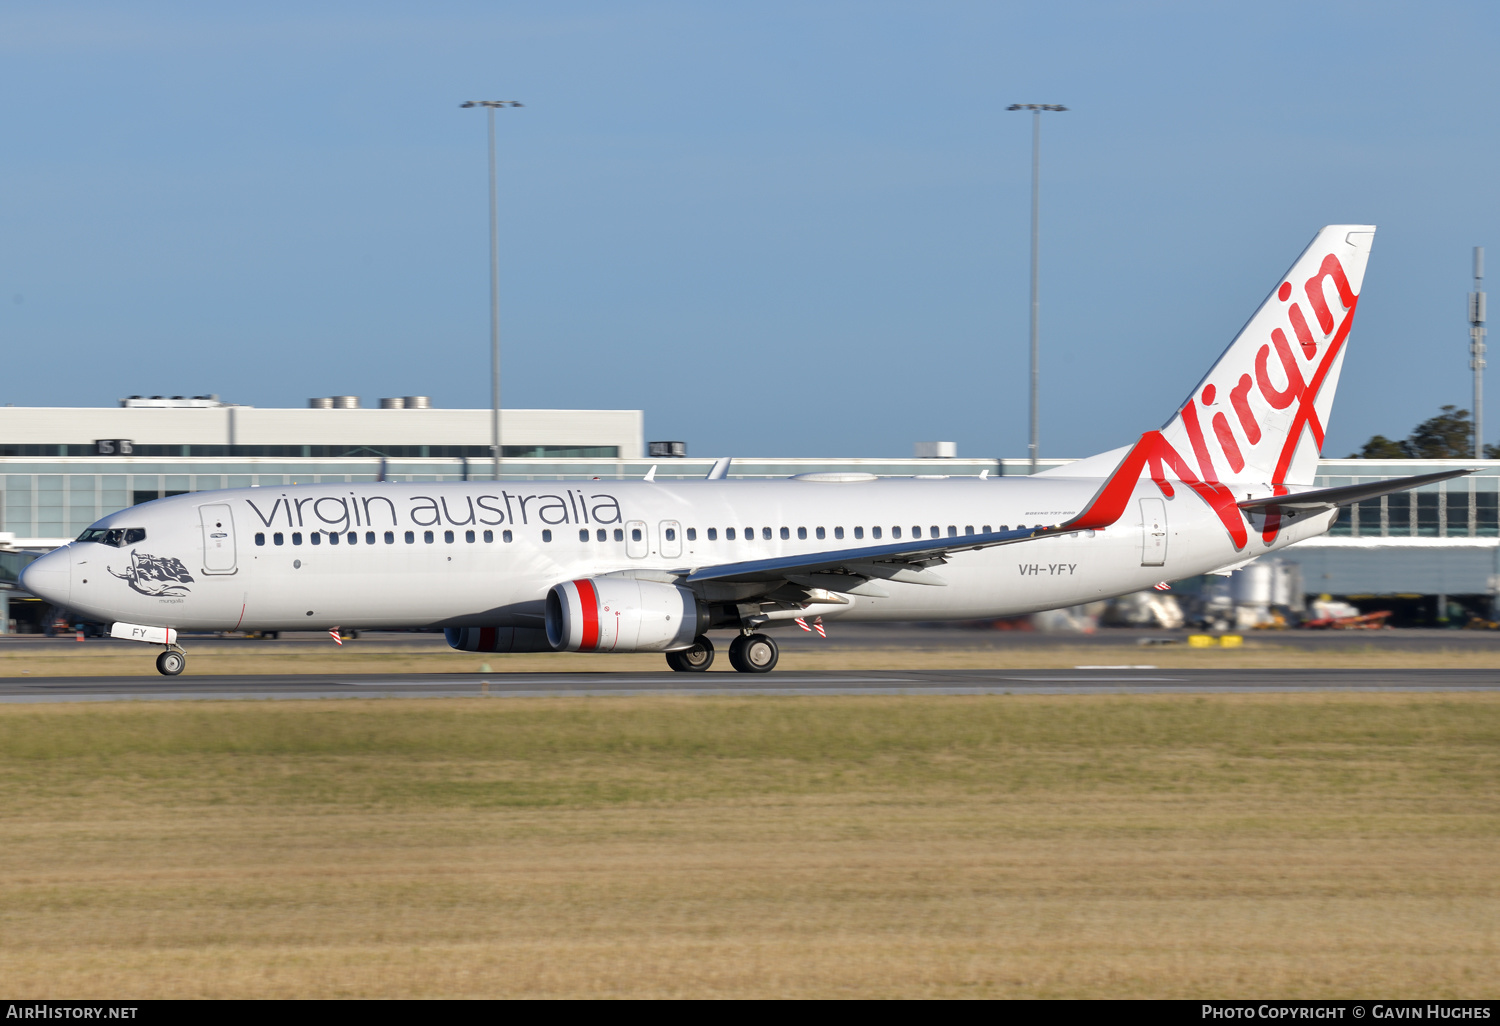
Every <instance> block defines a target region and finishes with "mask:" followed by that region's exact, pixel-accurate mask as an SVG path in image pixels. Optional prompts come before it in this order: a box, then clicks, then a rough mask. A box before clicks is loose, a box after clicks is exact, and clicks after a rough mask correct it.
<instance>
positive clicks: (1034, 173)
mask: <svg viewBox="0 0 1500 1026" xmlns="http://www.w3.org/2000/svg"><path fill="white" fill-rule="evenodd" d="M1005 109H1006V110H1029V111H1031V441H1030V443H1029V444H1028V445H1027V449H1028V450H1029V452H1030V454H1031V472H1032V473H1033V474H1035V473H1036V460H1037V456H1038V453H1039V449H1040V446H1041V441H1040V439H1039V438H1038V435H1039V434H1040V433H1041V432H1040V427H1039V423H1040V421H1039V413H1038V409H1037V391H1038V387H1039V385H1040V384H1041V366H1040V352H1039V350H1038V347H1037V317H1038V315H1039V314H1040V313H1041V281H1042V279H1041V224H1042V222H1041V218H1042V111H1044V110H1056V111H1063V110H1067V109H1068V108H1066V107H1064V106H1062V104H1058V103H1013V104H1011V105H1010V106H1009V107H1006V108H1005Z"/></svg>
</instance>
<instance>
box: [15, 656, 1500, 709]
mask: <svg viewBox="0 0 1500 1026" xmlns="http://www.w3.org/2000/svg"><path fill="white" fill-rule="evenodd" d="M1315 691H1317V692H1336V691H1345V692H1435V691H1500V670H1467V669H1465V670H1410V669H1405V670H1337V669H1308V670H1232V669H1225V670H1169V669H1155V668H1153V667H1149V666H1147V665H1137V666H1129V667H1124V666H1099V667H1082V668H1078V669H1072V670H929V671H920V670H918V671H909V670H901V671H887V672H879V671H876V672H867V671H860V672H854V673H838V672H815V673H806V672H802V673H797V672H787V673H771V674H767V675H764V676H760V675H749V674H739V673H733V672H713V673H705V674H686V673H671V672H663V673H507V674H479V673H466V674H451V673H435V674H309V675H298V674H285V675H263V676H207V675H205V676H196V677H195V676H186V675H185V676H182V677H177V678H167V677H37V678H28V677H9V678H0V702H71V701H121V700H132V699H221V700H222V699H291V698H303V699H307V698H375V697H403V698H416V697H421V698H434V697H470V698H472V697H478V696H482V695H489V696H492V697H497V698H501V697H511V698H523V697H526V698H542V697H577V698H582V697H603V696H610V695H614V696H620V695H903V694H910V695H1102V694H1132V695H1164V694H1222V693H1295V692H1315Z"/></svg>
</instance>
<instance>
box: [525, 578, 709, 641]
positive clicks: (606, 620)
mask: <svg viewBox="0 0 1500 1026" xmlns="http://www.w3.org/2000/svg"><path fill="white" fill-rule="evenodd" d="M709 619H710V612H709V608H708V606H706V605H704V604H703V603H701V602H699V601H698V597H697V596H696V595H694V594H693V593H692V591H690V590H689V589H687V588H683V587H680V586H678V585H675V584H663V583H661V582H659V581H642V580H637V579H636V578H634V577H585V578H583V579H581V580H577V581H565V582H564V583H562V584H558V585H554V586H553V588H552V590H551V591H549V592H547V641H548V642H550V643H551V645H552V648H553V649H554V650H556V651H558V652H676V651H679V650H681V649H685V648H691V647H692V644H693V639H694V638H695V637H697V636H698V635H700V634H702V633H703V632H704V631H705V630H707V629H708V625H709Z"/></svg>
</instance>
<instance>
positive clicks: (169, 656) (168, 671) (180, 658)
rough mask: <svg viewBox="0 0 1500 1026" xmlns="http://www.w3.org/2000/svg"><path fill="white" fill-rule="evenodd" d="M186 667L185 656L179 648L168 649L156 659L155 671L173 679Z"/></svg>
mask: <svg viewBox="0 0 1500 1026" xmlns="http://www.w3.org/2000/svg"><path fill="white" fill-rule="evenodd" d="M186 666H187V654H186V653H185V652H183V651H182V649H180V648H169V649H167V650H166V651H165V652H163V653H162V654H161V655H159V656H157V657H156V670H157V672H158V673H160V674H162V675H163V676H166V677H175V676H177V675H178V674H179V673H181V672H182V671H183V669H184V668H185V667H186Z"/></svg>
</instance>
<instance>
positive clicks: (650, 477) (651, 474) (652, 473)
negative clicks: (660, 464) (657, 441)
mask: <svg viewBox="0 0 1500 1026" xmlns="http://www.w3.org/2000/svg"><path fill="white" fill-rule="evenodd" d="M641 480H642V481H655V480H656V464H655V463H653V464H651V469H650V470H648V471H646V476H645V477H643V478H641Z"/></svg>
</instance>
